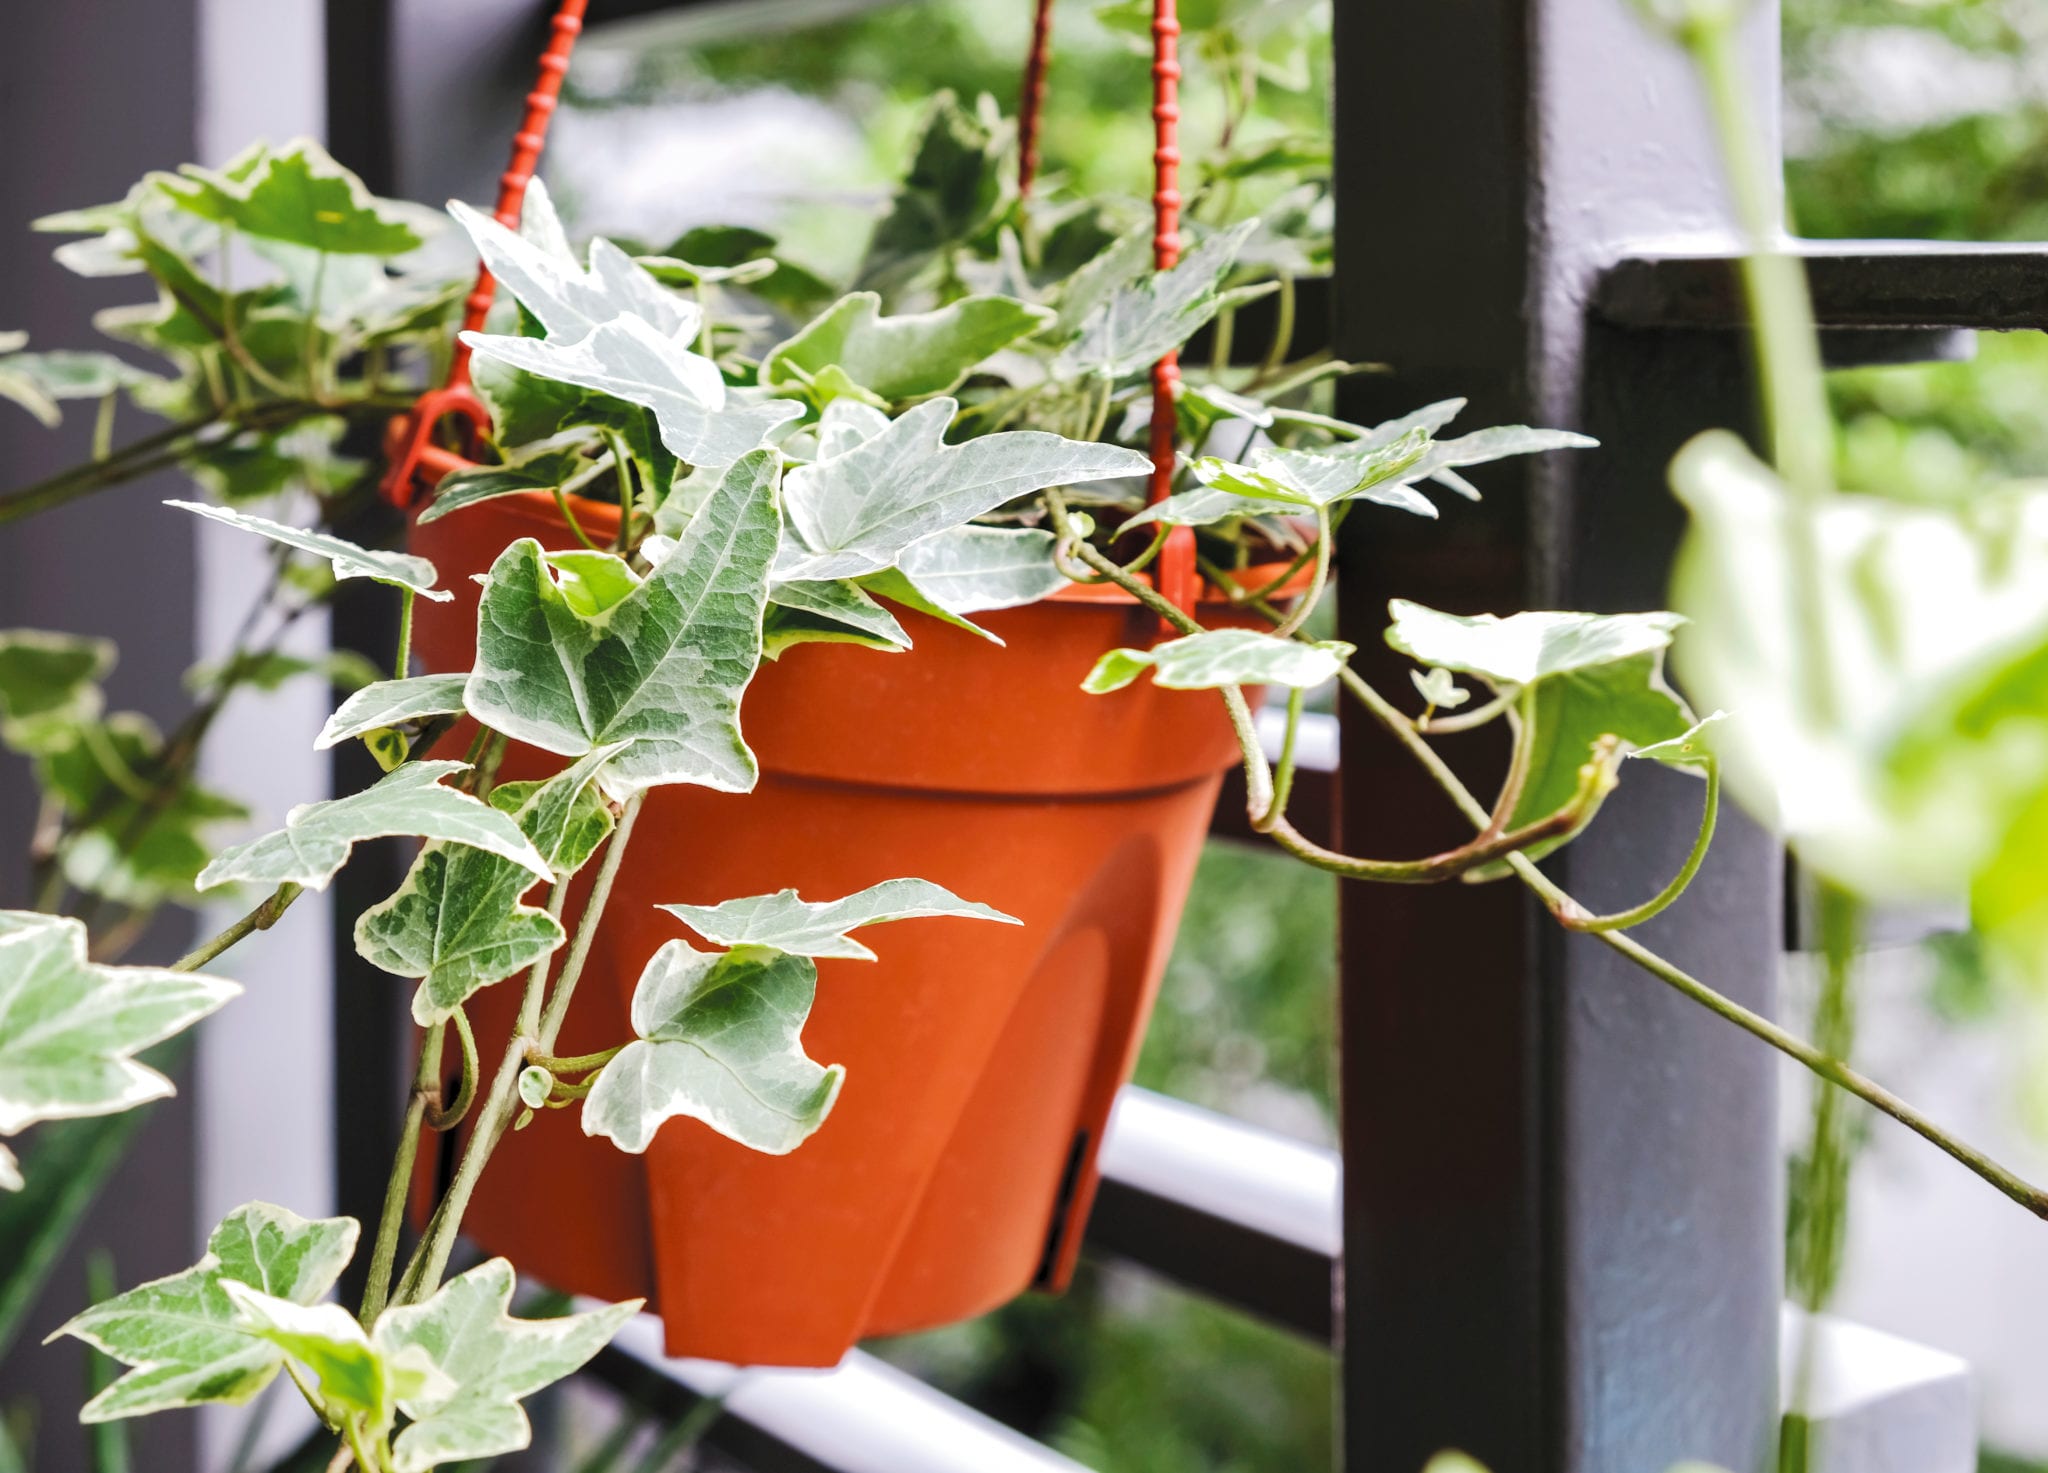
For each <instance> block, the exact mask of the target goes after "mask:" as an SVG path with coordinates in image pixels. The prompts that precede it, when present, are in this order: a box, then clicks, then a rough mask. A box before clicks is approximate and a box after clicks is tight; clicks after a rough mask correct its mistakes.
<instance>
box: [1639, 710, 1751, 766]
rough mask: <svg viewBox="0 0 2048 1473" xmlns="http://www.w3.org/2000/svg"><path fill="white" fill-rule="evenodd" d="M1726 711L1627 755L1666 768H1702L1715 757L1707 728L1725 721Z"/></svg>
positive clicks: (1703, 718) (1704, 718)
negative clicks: (1657, 763) (1659, 764)
mask: <svg viewBox="0 0 2048 1473" xmlns="http://www.w3.org/2000/svg"><path fill="white" fill-rule="evenodd" d="M1727 719H1728V713H1727V712H1726V711H1716V712H1714V713H1713V714H1712V715H1709V716H1702V717H1701V718H1700V719H1699V720H1698V721H1696V722H1694V723H1693V724H1692V725H1691V726H1690V727H1689V728H1687V729H1686V730H1685V731H1684V732H1682V733H1681V734H1679V735H1678V736H1675V737H1669V738H1667V739H1666V740H1664V741H1661V742H1652V743H1650V745H1648V746H1647V747H1637V748H1636V749H1635V750H1634V751H1632V752H1630V753H1629V754H1628V755H1629V756H1630V757H1640V758H1643V759H1645V760H1646V761H1650V762H1662V763H1663V764H1664V765H1665V766H1667V767H1702V766H1705V765H1706V763H1707V762H1708V761H1709V760H1710V759H1711V758H1712V757H1713V756H1714V755H1715V753H1714V744H1713V742H1712V740H1710V739H1709V737H1708V735H1707V728H1708V727H1710V726H1714V725H1716V724H1717V723H1719V722H1723V721H1726V720H1727Z"/></svg>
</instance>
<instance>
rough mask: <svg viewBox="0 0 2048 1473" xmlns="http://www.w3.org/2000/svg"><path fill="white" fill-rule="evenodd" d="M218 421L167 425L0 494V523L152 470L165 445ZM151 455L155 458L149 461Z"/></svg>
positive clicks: (208, 418)
mask: <svg viewBox="0 0 2048 1473" xmlns="http://www.w3.org/2000/svg"><path fill="white" fill-rule="evenodd" d="M219 420H220V416H219V415H218V414H208V415H203V416H201V417H200V418H198V419H188V420H185V421H183V422H181V423H179V424H174V425H167V426H166V427H165V428H163V429H161V430H158V431H157V432H156V433H154V434H150V435H144V436H143V437H142V438H141V439H139V440H135V441H132V442H130V443H129V444H126V445H123V446H122V447H121V448H120V449H119V450H116V451H114V452H112V453H111V454H109V455H106V456H103V457H100V458H98V459H95V460H92V461H88V462H87V463H86V464H84V465H76V466H73V467H71V468H70V469H69V470H66V471H60V472H58V473H57V474H56V475H54V476H50V477H48V478H47V479H45V480H41V481H38V482H36V483H35V484H34V485H32V486H25V487H23V488H22V489H21V490H19V491H10V492H9V493H7V495H5V496H0V524H5V523H7V522H12V521H16V520H18V519H19V518H21V517H25V516H30V515H33V514H34V513H36V512H39V511H43V510H46V509H47V508H49V507H52V506H58V505H61V504H62V503H64V502H66V501H69V500H71V499H72V498H73V497H76V496H83V495H85V494H87V493H88V492H92V491H97V490H99V489H100V488H101V487H102V486H110V485H112V484H114V483H115V482H116V481H120V480H124V479H126V478H128V477H130V476H135V475H141V474H143V472H144V470H153V469H155V467H156V465H157V464H160V463H162V459H163V458H164V457H163V451H164V450H165V447H167V446H173V445H176V444H177V442H178V441H180V440H183V439H186V438H188V437H190V436H192V435H196V434H198V433H199V432H200V431H201V430H203V429H205V428H207V427H208V426H209V425H213V424H217V423H219ZM152 457H156V458H157V459H156V460H154V461H152ZM138 466H140V468H138Z"/></svg>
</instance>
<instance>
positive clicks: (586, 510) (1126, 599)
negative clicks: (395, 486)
mask: <svg viewBox="0 0 2048 1473" xmlns="http://www.w3.org/2000/svg"><path fill="white" fill-rule="evenodd" d="M489 499H490V501H491V502H492V503H494V504H496V505H497V506H498V507H499V510H500V511H504V512H511V513H512V514H514V515H515V516H517V517H519V518H520V519H521V520H523V521H528V522H532V523H535V524H536V525H540V526H546V527H550V528H566V527H567V525H568V524H567V523H566V522H565V521H564V520H563V518H562V513H561V510H560V508H558V507H557V506H556V505H555V496H554V493H553V492H549V491H513V492H510V493H508V494H506V495H504V496H493V497H491V498H489ZM565 499H566V500H567V501H569V502H570V503H571V509H572V510H573V511H574V513H575V516H576V522H577V525H579V526H581V527H582V528H583V529H584V531H586V532H588V533H589V534H590V535H591V537H592V538H593V539H594V540H596V541H599V542H602V541H603V540H605V538H607V537H616V536H617V535H618V531H619V507H618V503H616V502H611V501H593V500H591V499H590V498H588V497H585V496H579V495H577V494H576V493H574V492H570V493H568V495H567V497H566V498H565ZM476 504H477V505H479V506H481V505H483V504H484V503H482V502H478V503H476ZM431 505H433V502H432V500H431V499H428V500H424V501H421V502H420V503H418V508H419V510H420V511H424V510H425V509H426V508H427V507H429V506H431ZM467 509H468V508H458V510H457V512H451V513H450V515H451V516H453V515H458V514H459V513H460V511H464V510H467ZM414 515H415V517H417V515H418V512H415V513H414ZM1288 566H1290V564H1289V563H1285V562H1271V563H1254V564H1252V565H1251V566H1250V567H1247V568H1243V569H1241V570H1239V571H1240V572H1242V574H1243V575H1244V579H1245V583H1246V584H1247V585H1249V586H1251V587H1254V588H1263V587H1265V586H1266V585H1267V584H1269V583H1271V582H1272V581H1273V580H1274V579H1275V578H1277V577H1279V576H1280V574H1281V573H1282V572H1283V571H1284V570H1285V569H1286V568H1287V567H1288ZM1134 576H1135V577H1136V578H1137V579H1138V581H1139V582H1141V583H1143V584H1144V585H1145V586H1146V587H1148V588H1152V587H1156V586H1157V585H1156V584H1155V583H1154V582H1153V579H1152V575H1151V574H1150V573H1138V574H1135V575H1134ZM1313 577H1314V570H1313V569H1312V568H1311V567H1309V566H1308V565H1306V564H1304V565H1303V566H1302V567H1300V568H1297V569H1295V571H1294V574H1293V576H1291V577H1290V578H1288V580H1287V581H1286V582H1285V583H1283V584H1282V585H1281V586H1280V587H1279V588H1277V589H1275V590H1274V591H1273V593H1272V594H1271V595H1270V597H1272V598H1276V599H1283V598H1293V597H1295V596H1296V595H1297V594H1300V593H1302V592H1303V591H1305V590H1306V589H1307V587H1308V585H1309V582H1310V580H1311V579H1312V578H1313ZM1241 586H1243V585H1241ZM1202 589H1203V598H1202V602H1203V603H1205V604H1209V603H1228V602H1230V598H1229V594H1228V593H1227V592H1225V590H1223V589H1221V588H1220V587H1219V586H1218V585H1217V584H1216V583H1214V582H1212V581H1210V580H1209V579H1206V578H1205V579H1203V581H1202ZM1211 595H1221V596H1220V597H1212V596H1211ZM1039 601H1040V602H1051V603H1094V604H1128V605H1132V606H1135V605H1136V604H1137V602H1138V601H1137V599H1136V598H1134V597H1132V596H1131V595H1130V594H1128V593H1126V592H1124V591H1123V590H1122V589H1121V588H1118V587H1117V586H1116V585H1115V584H1113V583H1069V584H1068V585H1067V586H1066V587H1065V588H1061V589H1058V590H1056V591H1054V592H1053V593H1052V594H1050V595H1048V597H1047V598H1045V599H1042V600H1039Z"/></svg>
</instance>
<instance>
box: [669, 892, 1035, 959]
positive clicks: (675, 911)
mask: <svg viewBox="0 0 2048 1473" xmlns="http://www.w3.org/2000/svg"><path fill="white" fill-rule="evenodd" d="M658 908H659V909H661V910H665V911H667V912H668V913H669V914H670V915H672V916H674V917H675V918H676V919H677V920H679V921H682V922H683V923H684V924H685V925H687V926H688V927H689V928H690V929H691V930H693V931H695V932H696V933H697V934H698V935H699V936H702V937H703V938H704V939H705V940H706V941H709V942H711V943H712V944H713V945H716V946H766V947H772V948H773V949H774V950H776V951H786V952H789V953H790V954H791V955H793V956H811V957H842V958H847V959H850V960H853V961H866V962H871V961H873V960H874V959H875V954H874V953H873V952H872V951H870V950H868V948H867V947H865V946H863V945H861V943H860V942H858V941H856V940H854V939H853V938H852V937H851V936H849V935H848V934H847V933H848V932H849V931H857V930H859V929H860V928H861V927H862V926H874V925H880V924H881V923H882V922H884V921H907V920H915V919H918V918H921V917H928V916H956V917H959V918H961V919H963V920H976V921H1001V922H1003V923H1004V924H1005V925H1011V926H1021V925H1023V924H1024V923H1023V922H1022V921H1020V920H1018V919H1017V918H1016V917H1015V916H1010V915H1004V914H1003V913H1002V912H1001V911H999V910H996V909H994V908H993V907H991V906H986V905H981V904H978V903H977V902H975V901H972V900H962V899H961V898H960V897H959V896H957V895H955V894H953V892H952V891H950V890H948V889H946V888H945V887H944V886H941V885H935V884H933V883H932V882H931V881H930V880H884V881H882V882H881V883H880V884H878V885H870V886H868V888H867V889H865V890H862V891H859V892H857V893H856V894H853V895H849V896H847V897H846V898H845V899H843V900H820V901H810V900H803V899H800V898H799V897H798V896H797V893H796V891H794V890H777V891H776V892H775V893H774V894H772V895H750V896H748V897H746V898H745V899H742V900H727V901H724V902H722V903H720V904H718V905H664V906H660V907H658Z"/></svg>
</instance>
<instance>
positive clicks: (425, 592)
mask: <svg viewBox="0 0 2048 1473" xmlns="http://www.w3.org/2000/svg"><path fill="white" fill-rule="evenodd" d="M164 505H165V506H175V507H177V508H179V509H180V510H181V511H189V512H193V513H196V514H197V515H199V516H202V517H206V518H208V519H209V520H211V521H216V522H220V523H223V524H225V525H227V526H230V527H239V528H240V529H241V530H242V531H244V532H254V533H255V534H256V535H257V536H259V537H268V538H269V539H270V540H271V541H272V542H282V543H283V544H284V545H285V546H286V547H292V548H296V549H298V550H299V551H300V552H310V553H312V554H313V555H314V556H315V557H324V558H326V559H327V560H328V561H329V562H331V563H333V564H334V576H335V577H337V578H374V579H376V580H377V581H378V582H379V583H391V584H395V585H396V586H398V587H400V588H410V589H411V590H412V591H413V592H414V593H417V594H419V595H421V596H422V597H423V598H431V599H433V600H434V601H435V602H437V603H446V602H447V601H448V600H449V599H451V598H453V597H455V595H454V594H452V593H450V592H448V591H447V590H446V589H439V588H436V587H435V586H434V584H435V583H436V582H437V581H439V577H440V575H439V574H437V573H436V572H435V571H434V565H433V564H432V563H430V562H428V561H427V560H426V559H425V558H423V557H414V556H413V555H412V554H411V553H407V552H372V551H371V550H370V549H369V548H367V547H358V546H356V544H355V543H353V542H350V541H349V540H347V539H346V538H343V537H335V536H333V535H331V534H329V533H326V532H315V531H311V530H309V529H308V528H305V527H290V526H286V525H285V524H284V523H283V522H273V521H272V520H270V518H269V517H259V516H252V515H251V514H250V513H248V512H245V511H236V510H234V509H233V508H232V507H226V506H208V505H206V504H205V503H204V502H199V501H175V500H173V501H166V502H165V503H164Z"/></svg>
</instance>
